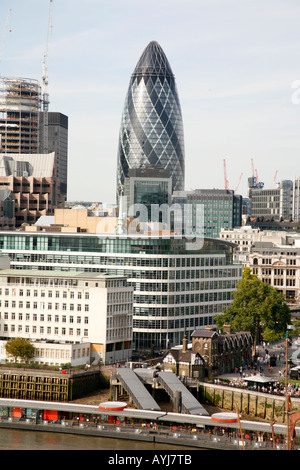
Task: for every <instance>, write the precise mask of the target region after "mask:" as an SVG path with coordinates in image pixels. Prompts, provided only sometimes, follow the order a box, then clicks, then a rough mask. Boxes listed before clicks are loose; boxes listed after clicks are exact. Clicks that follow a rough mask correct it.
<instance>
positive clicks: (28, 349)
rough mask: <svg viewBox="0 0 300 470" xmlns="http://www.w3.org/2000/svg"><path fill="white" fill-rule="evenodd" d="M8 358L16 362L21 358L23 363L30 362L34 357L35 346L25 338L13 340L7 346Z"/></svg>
mask: <svg viewBox="0 0 300 470" xmlns="http://www.w3.org/2000/svg"><path fill="white" fill-rule="evenodd" d="M5 349H6V353H7V355H8V356H11V357H13V358H14V360H15V362H16V361H17V360H18V358H20V360H21V362H28V361H29V360H30V359H31V358H33V357H34V351H35V350H34V346H33V344H32V343H31V342H30V341H29V340H28V339H24V338H12V339H10V340H9V341H7V343H6V345H5Z"/></svg>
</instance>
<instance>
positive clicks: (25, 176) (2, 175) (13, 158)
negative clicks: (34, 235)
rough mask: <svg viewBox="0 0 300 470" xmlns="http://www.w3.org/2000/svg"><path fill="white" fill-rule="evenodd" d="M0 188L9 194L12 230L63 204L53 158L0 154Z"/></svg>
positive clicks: (35, 155)
mask: <svg viewBox="0 0 300 470" xmlns="http://www.w3.org/2000/svg"><path fill="white" fill-rule="evenodd" d="M0 187H1V188H3V189H4V188H5V189H7V190H9V191H10V192H11V193H12V199H13V202H14V208H13V210H14V214H13V217H15V226H16V227H20V226H21V225H22V224H23V223H29V224H34V223H35V222H36V220H37V219H38V218H39V217H40V216H42V215H52V214H54V208H55V207H61V206H63V204H64V198H63V196H62V195H61V194H60V191H59V183H58V179H57V172H56V162H55V154H54V153H49V154H46V155H40V154H24V153H22V154H1V153H0Z"/></svg>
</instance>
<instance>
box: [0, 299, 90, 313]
mask: <svg viewBox="0 0 300 470" xmlns="http://www.w3.org/2000/svg"><path fill="white" fill-rule="evenodd" d="M1 306H2V300H0V307H1ZM4 307H5V308H10V307H11V308H26V309H31V308H32V309H34V310H36V309H39V310H45V309H47V310H62V311H66V310H70V311H75V310H77V312H81V311H84V312H89V309H90V307H89V305H88V304H85V305H82V304H67V303H62V304H61V303H59V302H55V303H52V302H30V301H26V302H23V300H19V301H18V302H17V301H16V300H12V301H11V302H10V301H9V300H4Z"/></svg>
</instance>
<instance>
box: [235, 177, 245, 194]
mask: <svg viewBox="0 0 300 470" xmlns="http://www.w3.org/2000/svg"><path fill="white" fill-rule="evenodd" d="M242 176H243V173H241V174H240V177H239V180H238V183H237V185H236V187H235V190H234V194H236V192H237V190H238V187H239V185H240V182H241V179H242Z"/></svg>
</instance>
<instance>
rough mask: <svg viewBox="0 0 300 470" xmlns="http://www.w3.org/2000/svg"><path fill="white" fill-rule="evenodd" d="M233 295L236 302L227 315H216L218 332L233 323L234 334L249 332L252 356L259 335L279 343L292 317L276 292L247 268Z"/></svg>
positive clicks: (282, 299) (226, 312)
mask: <svg viewBox="0 0 300 470" xmlns="http://www.w3.org/2000/svg"><path fill="white" fill-rule="evenodd" d="M233 295H234V300H233V302H232V304H231V305H230V306H229V307H228V308H227V310H226V311H225V313H224V314H221V315H216V316H215V317H214V319H215V321H216V324H217V326H218V328H219V329H221V328H222V327H223V325H224V323H230V325H231V328H232V329H233V330H236V331H237V330H243V331H250V333H251V334H252V336H253V340H254V341H253V343H254V344H253V355H255V350H256V344H257V337H258V332H259V331H261V332H262V334H263V338H264V340H265V341H276V340H278V339H279V338H280V337H281V336H282V335H283V334H285V332H286V328H287V325H288V324H289V323H290V319H291V314H290V309H289V307H288V305H287V304H286V303H285V301H284V298H283V296H282V295H281V294H280V293H279V292H278V290H277V289H276V288H274V287H272V286H270V285H269V284H265V283H264V282H262V281H261V280H260V279H258V277H257V276H255V275H254V274H251V271H250V269H249V268H245V269H244V271H243V277H242V279H241V280H240V281H239V282H238V283H237V290H236V291H235V292H234V294H233Z"/></svg>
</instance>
